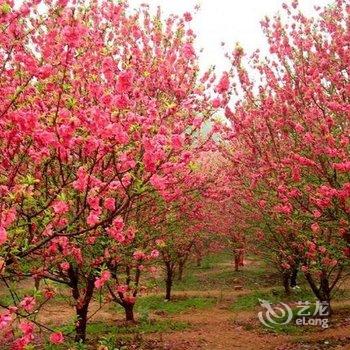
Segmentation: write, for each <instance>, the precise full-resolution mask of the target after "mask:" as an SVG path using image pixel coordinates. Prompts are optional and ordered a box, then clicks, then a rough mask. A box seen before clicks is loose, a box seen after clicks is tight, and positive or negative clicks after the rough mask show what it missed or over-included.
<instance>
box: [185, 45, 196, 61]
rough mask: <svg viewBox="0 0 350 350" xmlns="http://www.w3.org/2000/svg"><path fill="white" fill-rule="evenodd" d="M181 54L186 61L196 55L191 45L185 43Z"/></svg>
mask: <svg viewBox="0 0 350 350" xmlns="http://www.w3.org/2000/svg"><path fill="white" fill-rule="evenodd" d="M183 53H184V56H185V58H187V59H191V58H194V57H195V55H196V53H195V51H194V48H193V46H192V44H190V43H186V44H185V45H184V46H183Z"/></svg>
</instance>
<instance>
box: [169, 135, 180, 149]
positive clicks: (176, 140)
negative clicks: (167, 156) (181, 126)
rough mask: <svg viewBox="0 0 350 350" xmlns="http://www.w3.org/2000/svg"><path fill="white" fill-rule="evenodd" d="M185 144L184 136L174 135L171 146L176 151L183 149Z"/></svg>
mask: <svg viewBox="0 0 350 350" xmlns="http://www.w3.org/2000/svg"><path fill="white" fill-rule="evenodd" d="M182 144H183V136H182V135H173V136H172V138H171V145H172V147H173V149H174V150H179V149H181V147H182Z"/></svg>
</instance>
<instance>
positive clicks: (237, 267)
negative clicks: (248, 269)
mask: <svg viewBox="0 0 350 350" xmlns="http://www.w3.org/2000/svg"><path fill="white" fill-rule="evenodd" d="M238 270H239V256H237V255H236V254H235V271H238Z"/></svg>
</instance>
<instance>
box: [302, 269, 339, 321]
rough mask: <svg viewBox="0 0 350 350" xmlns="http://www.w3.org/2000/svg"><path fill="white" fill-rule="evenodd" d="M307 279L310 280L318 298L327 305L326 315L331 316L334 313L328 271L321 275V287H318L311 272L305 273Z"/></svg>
mask: <svg viewBox="0 0 350 350" xmlns="http://www.w3.org/2000/svg"><path fill="white" fill-rule="evenodd" d="M305 277H306V280H307V281H308V283H309V285H310V287H311V289H312V291H313V292H314V294H315V296H316V297H317V299H318V300H319V301H320V303H321V304H323V305H324V306H325V311H326V312H325V313H326V314H327V315H326V316H330V315H332V313H333V310H332V307H331V291H332V290H331V288H330V286H329V280H328V278H327V273H326V272H323V273H322V275H321V277H320V287H319V288H318V287H317V285H316V283H315V281H314V279H313V277H312V275H311V274H310V273H305Z"/></svg>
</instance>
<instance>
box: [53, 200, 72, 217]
mask: <svg viewBox="0 0 350 350" xmlns="http://www.w3.org/2000/svg"><path fill="white" fill-rule="evenodd" d="M52 208H53V211H54V212H55V214H65V213H67V212H68V210H69V206H68V204H67V203H66V202H65V201H61V200H57V201H56V202H55V203H54V204H53V205H52Z"/></svg>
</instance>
